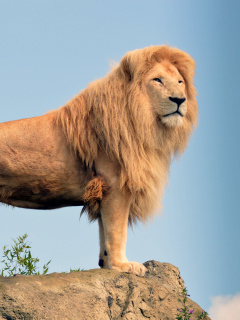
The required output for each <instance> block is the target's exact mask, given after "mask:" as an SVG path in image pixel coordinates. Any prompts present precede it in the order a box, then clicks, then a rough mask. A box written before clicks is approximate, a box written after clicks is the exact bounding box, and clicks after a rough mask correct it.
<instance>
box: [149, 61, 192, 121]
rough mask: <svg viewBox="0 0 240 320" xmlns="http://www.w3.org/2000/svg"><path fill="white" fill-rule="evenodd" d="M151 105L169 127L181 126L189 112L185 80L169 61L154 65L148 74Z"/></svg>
mask: <svg viewBox="0 0 240 320" xmlns="http://www.w3.org/2000/svg"><path fill="white" fill-rule="evenodd" d="M146 89H147V94H148V96H149V99H150V102H151V105H152V107H153V109H154V111H155V112H156V114H157V116H158V117H159V118H160V120H161V122H162V123H163V124H164V125H166V126H168V127H176V126H180V125H182V123H183V118H184V116H185V115H186V112H187V95H186V87H185V82H184V79H183V77H182V76H181V74H180V73H179V71H178V69H177V68H176V67H175V66H174V65H172V64H171V63H170V62H169V61H163V62H161V63H158V64H156V65H155V66H154V68H153V69H152V70H151V71H150V72H149V73H148V74H147V76H146Z"/></svg>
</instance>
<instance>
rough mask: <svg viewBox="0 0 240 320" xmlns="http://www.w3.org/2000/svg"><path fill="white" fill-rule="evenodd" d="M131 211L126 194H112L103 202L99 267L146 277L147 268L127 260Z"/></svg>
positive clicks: (100, 221) (100, 224) (100, 222)
mask: <svg viewBox="0 0 240 320" xmlns="http://www.w3.org/2000/svg"><path fill="white" fill-rule="evenodd" d="M129 209H130V196H129V195H126V193H125V194H124V193H120V192H117V194H116V193H112V194H111V196H109V197H108V198H107V199H105V200H103V201H102V203H101V219H100V220H99V232H100V260H99V265H100V266H101V267H103V268H110V269H114V270H117V271H122V272H131V273H135V274H137V275H144V274H145V272H146V268H145V267H144V266H143V265H142V264H141V263H138V262H131V261H128V260H127V258H126V243H127V226H128V217H129ZM105 264H106V265H105Z"/></svg>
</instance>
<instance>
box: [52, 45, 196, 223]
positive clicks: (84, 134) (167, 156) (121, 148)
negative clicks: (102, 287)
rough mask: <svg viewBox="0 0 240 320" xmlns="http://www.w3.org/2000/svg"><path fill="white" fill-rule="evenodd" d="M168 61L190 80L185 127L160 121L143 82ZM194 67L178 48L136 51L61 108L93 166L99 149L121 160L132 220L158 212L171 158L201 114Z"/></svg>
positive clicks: (73, 142)
mask: <svg viewBox="0 0 240 320" xmlns="http://www.w3.org/2000/svg"><path fill="white" fill-rule="evenodd" d="M163 60H168V61H170V62H171V63H172V64H173V65H174V66H175V67H176V68H177V69H178V71H179V72H180V74H181V75H182V77H183V78H184V80H185V83H186V88H187V100H188V109H187V114H186V116H185V117H184V123H183V125H182V126H180V127H175V128H172V127H167V126H165V125H164V124H162V123H161V121H160V120H159V119H158V117H156V115H155V114H154V112H153V110H152V107H151V104H150V101H149V99H148V96H147V93H146V90H145V89H144V86H143V79H144V77H145V75H146V74H147V73H148V72H149V71H150V70H151V69H152V68H153V66H154V65H155V64H156V63H159V62H161V61H163ZM194 68H195V63H194V61H193V59H192V58H191V57H190V56H189V55H188V54H186V53H185V52H183V51H181V50H178V49H173V48H170V47H168V46H151V47H148V48H145V49H139V50H135V51H132V52H130V53H128V54H127V55H126V56H124V57H123V59H122V61H121V63H120V65H118V66H117V67H115V68H114V69H113V70H112V71H111V72H110V73H109V74H108V75H107V76H106V77H104V78H102V79H100V80H97V81H94V82H92V83H91V84H90V85H89V86H88V87H87V88H86V89H85V90H83V91H82V92H81V93H80V94H79V95H78V96H76V97H75V98H74V99H72V100H71V101H70V102H68V103H67V104H66V105H65V106H64V107H62V108H60V109H59V110H58V111H57V118H56V119H57V122H56V123H57V125H60V126H61V127H62V129H63V131H64V132H65V134H66V136H67V139H68V143H69V145H70V146H71V148H72V149H73V150H74V151H75V152H76V153H77V154H78V155H79V156H80V158H81V159H82V161H83V162H84V163H85V164H86V165H87V166H88V167H92V166H94V161H95V160H96V159H97V156H98V152H99V150H100V149H102V150H104V151H105V152H106V154H107V155H108V156H109V157H110V158H112V159H117V161H118V162H119V164H120V166H121V173H120V184H121V185H120V187H121V188H122V187H126V188H128V189H129V190H130V192H131V194H132V205H131V209H130V216H129V222H135V221H136V220H141V221H145V220H146V219H147V218H148V217H150V215H151V214H152V213H154V212H156V210H157V208H159V199H160V197H161V195H162V193H163V189H164V185H165V184H166V182H167V173H168V170H169V164H170V161H171V159H172V157H173V156H174V155H176V154H178V153H181V152H183V151H184V149H185V148H186V146H187V144H188V141H189V137H190V134H191V132H192V129H193V127H194V126H195V125H196V122H197V115H198V112H197V102H196V90H195V88H194V86H193V75H194Z"/></svg>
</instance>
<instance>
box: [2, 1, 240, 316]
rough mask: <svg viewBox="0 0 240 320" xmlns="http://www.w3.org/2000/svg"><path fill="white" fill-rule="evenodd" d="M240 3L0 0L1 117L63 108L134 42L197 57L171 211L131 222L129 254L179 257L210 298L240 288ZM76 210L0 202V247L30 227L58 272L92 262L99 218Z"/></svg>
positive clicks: (204, 298) (168, 199) (203, 300)
mask: <svg viewBox="0 0 240 320" xmlns="http://www.w3.org/2000/svg"><path fill="white" fill-rule="evenodd" d="M239 14H240V5H239V2H238V1H224V0H223V1H219V0H218V1H216V0H215V1H214V0H213V1H212V0H210V1H206V0H201V1H190V0H181V1H179V0H170V1H167V0H158V1H155V0H153V1H148V2H146V1H143V0H138V1H133V0H131V1H125V0H124V1H106V0H105V1H88V2H83V1H67V0H65V1H63V0H58V1H56V0H52V1H49V0H48V1H46V0H41V1H40V0H36V1H30V0H29V1H26V0H22V1H14V0H11V1H4V0H0V41H1V45H0V121H1V122H4V121H10V120H14V119H20V118H26V117H33V116H38V115H41V114H43V113H45V112H47V111H48V110H52V109H56V108H58V107H60V106H61V105H63V104H65V103H66V102H67V101H68V100H69V99H70V98H72V97H73V96H74V95H76V94H77V93H78V92H79V91H80V90H82V89H84V88H85V87H86V85H87V84H88V83H89V82H90V81H93V80H95V79H97V78H99V77H102V76H104V75H105V74H106V73H107V72H108V71H109V69H110V67H109V64H110V63H111V61H119V60H120V59H121V57H122V56H123V55H124V54H125V53H126V52H127V51H130V50H133V49H137V48H143V47H146V46H149V45H159V44H169V45H170V46H174V47H178V48H180V49H182V50H184V51H187V52H188V53H190V54H191V55H192V56H193V58H194V59H195V61H196V63H197V69H196V77H195V84H196V87H197V90H198V103H199V113H200V118H199V125H198V128H197V130H196V132H194V134H193V136H192V138H191V142H190V145H189V147H188V149H187V151H186V152H185V154H184V155H183V156H182V157H181V158H179V159H177V160H175V161H174V162H173V163H172V166H171V173H170V177H169V184H168V187H167V189H166V192H165V196H164V199H163V204H164V210H163V214H161V215H159V216H158V217H156V218H155V219H154V220H153V221H152V222H150V223H148V224H147V225H146V226H142V225H141V224H139V225H137V226H136V227H135V228H134V229H133V231H131V229H130V230H129V235H128V245H127V256H128V259H129V260H137V261H140V262H144V261H147V260H150V259H155V260H158V261H162V262H169V263H172V264H174V265H176V266H177V267H178V268H179V269H180V272H181V275H182V277H183V279H184V280H185V283H186V286H187V287H188V290H189V293H190V294H191V298H192V299H193V300H195V301H196V302H197V303H199V304H200V305H201V306H202V307H203V308H204V309H208V308H209V307H210V305H211V303H212V302H211V301H212V300H211V298H213V297H218V296H227V295H231V296H233V297H234V296H237V294H238V293H240V273H239V265H240V249H239V248H240V232H239V226H240V215H239V211H240V210H239V191H240V188H239V186H240V182H239V181H240V167H239V162H240V161H239V160H240V156H239V155H240V148H239V141H238V139H239V119H240V106H239V101H238V100H239V97H238V93H239V74H240V63H239V56H240V39H239V37H240V36H239V30H240V25H239ZM80 211H81V208H65V209H61V210H55V211H44V212H41V211H34V210H24V209H18V208H15V209H12V208H11V207H6V206H0V217H1V229H0V248H1V247H2V246H3V245H4V244H7V243H10V242H11V239H12V238H16V237H17V236H18V235H22V234H24V233H28V234H29V239H30V241H31V243H32V248H33V254H34V253H35V255H37V256H38V257H39V258H40V260H41V261H42V262H47V261H48V260H50V259H52V263H51V265H50V272H55V271H57V272H58V271H68V270H69V269H70V268H78V267H80V268H84V269H89V268H95V267H97V261H98V249H99V246H98V230H97V224H90V225H89V224H88V222H87V219H86V218H85V217H83V218H81V220H80V221H79V214H80ZM215 319H216V320H218V319H219V320H220V318H217V316H216V318H215ZM229 319H230V318H229ZM234 320H236V319H234Z"/></svg>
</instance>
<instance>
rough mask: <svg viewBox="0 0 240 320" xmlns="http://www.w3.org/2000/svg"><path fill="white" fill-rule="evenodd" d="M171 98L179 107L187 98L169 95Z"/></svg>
mask: <svg viewBox="0 0 240 320" xmlns="http://www.w3.org/2000/svg"><path fill="white" fill-rule="evenodd" d="M169 100H170V101H172V102H175V103H176V104H177V105H178V107H179V106H180V105H181V104H182V103H183V102H184V101H185V100H186V98H182V99H180V98H172V97H169Z"/></svg>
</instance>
